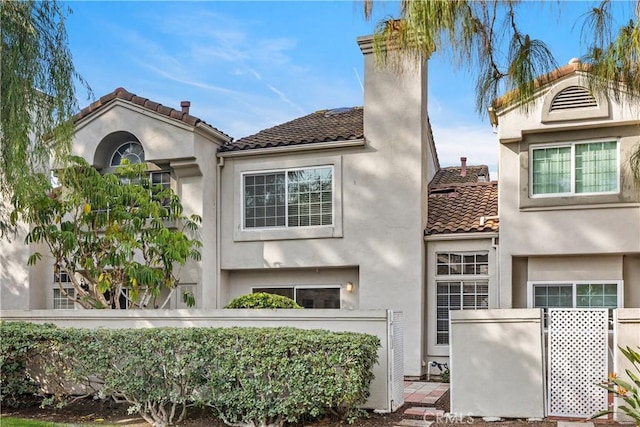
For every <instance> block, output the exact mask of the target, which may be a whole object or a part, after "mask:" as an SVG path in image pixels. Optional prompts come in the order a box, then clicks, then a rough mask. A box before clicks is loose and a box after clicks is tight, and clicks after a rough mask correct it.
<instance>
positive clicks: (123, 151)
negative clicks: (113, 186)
mask: <svg viewBox="0 0 640 427" xmlns="http://www.w3.org/2000/svg"><path fill="white" fill-rule="evenodd" d="M122 159H127V160H129V163H131V164H136V163H142V162H144V149H143V148H142V145H141V144H140V143H139V142H137V141H129V142H125V143H124V144H122V145H120V146H119V147H118V148H117V149H116V151H115V152H114V153H113V156H111V162H110V163H109V166H111V167H116V166H120V164H121V163H122Z"/></svg>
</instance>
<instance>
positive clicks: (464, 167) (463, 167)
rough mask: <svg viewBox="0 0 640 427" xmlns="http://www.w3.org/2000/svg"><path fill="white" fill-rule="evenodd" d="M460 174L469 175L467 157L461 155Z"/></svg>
mask: <svg viewBox="0 0 640 427" xmlns="http://www.w3.org/2000/svg"><path fill="white" fill-rule="evenodd" d="M460 176H462V177H465V176H467V158H466V157H460Z"/></svg>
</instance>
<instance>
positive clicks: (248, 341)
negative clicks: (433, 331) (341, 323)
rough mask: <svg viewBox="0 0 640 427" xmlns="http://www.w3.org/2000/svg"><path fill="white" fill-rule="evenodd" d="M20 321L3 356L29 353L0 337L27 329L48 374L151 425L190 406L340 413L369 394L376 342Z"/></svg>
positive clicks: (343, 336)
mask: <svg viewBox="0 0 640 427" xmlns="http://www.w3.org/2000/svg"><path fill="white" fill-rule="evenodd" d="M24 325H25V324H24V323H15V324H11V325H10V324H9V323H5V324H3V325H2V327H3V337H2V341H3V346H2V352H3V354H2V360H3V361H4V360H9V359H11V360H16V359H20V357H21V355H26V354H27V353H28V352H26V353H24V352H23V353H20V352H15V351H13V350H12V349H14V348H15V349H18V348H22V346H21V345H19V344H16V345H13V344H7V345H4V343H6V342H9V343H25V342H28V341H29V340H30V339H31V338H34V335H35V340H34V342H38V343H41V344H46V346H48V348H49V349H50V353H51V354H52V355H53V356H52V357H49V358H48V359H47V361H46V363H47V365H48V372H50V373H52V374H55V375H56V376H57V377H58V378H59V379H60V380H66V381H74V382H82V383H84V384H89V379H92V381H91V382H92V383H93V384H97V383H99V384H100V389H99V395H100V396H101V397H115V398H117V399H118V400H121V401H126V402H128V403H129V404H130V410H131V411H132V412H139V413H140V415H141V416H143V417H144V418H145V419H146V420H147V421H148V422H149V423H150V424H155V425H167V424H171V423H174V422H179V421H181V420H182V419H183V418H184V416H185V414H186V408H187V407H188V406H189V405H202V406H207V407H210V408H211V409H212V410H213V413H214V415H215V416H216V417H218V418H220V419H222V420H224V421H225V422H227V423H235V424H244V425H282V424H283V423H284V422H285V421H288V422H296V421H300V420H302V419H306V418H308V417H318V416H321V415H323V414H325V413H327V412H329V411H330V412H340V413H343V414H348V413H349V412H352V411H354V410H355V409H356V408H357V407H358V406H359V405H361V404H362V403H364V402H365V401H366V399H367V397H368V395H369V385H370V383H371V380H372V379H373V374H372V368H373V365H374V364H375V363H376V360H377V348H378V346H379V340H378V338H377V337H374V336H371V335H365V334H356V333H347V332H345V333H336V332H329V331H322V330H302V329H294V328H227V329H222V328H221V329H218V328H149V329H97V330H89V329H72V328H69V329H67V328H64V329H63V328H51V327H39V328H42V332H43V335H42V336H43V338H40V337H38V336H37V334H34V333H33V332H34V330H36V329H38V327H36V326H35V325H29V326H28V327H24ZM23 332H26V334H25V333H23ZM5 349H6V350H5ZM5 351H7V352H8V353H7V354H5ZM4 375H5V367H4V364H3V365H2V376H3V381H4Z"/></svg>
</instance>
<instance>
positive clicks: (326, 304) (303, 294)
mask: <svg viewBox="0 0 640 427" xmlns="http://www.w3.org/2000/svg"><path fill="white" fill-rule="evenodd" d="M257 292H266V293H268V294H275V295H282V296H285V297H287V298H291V299H292V300H294V301H295V302H297V303H298V304H299V305H301V306H302V307H304V308H335V309H339V308H340V306H341V303H340V285H327V286H308V285H293V286H282V287H256V288H253V289H252V293H254V294H255V293H257Z"/></svg>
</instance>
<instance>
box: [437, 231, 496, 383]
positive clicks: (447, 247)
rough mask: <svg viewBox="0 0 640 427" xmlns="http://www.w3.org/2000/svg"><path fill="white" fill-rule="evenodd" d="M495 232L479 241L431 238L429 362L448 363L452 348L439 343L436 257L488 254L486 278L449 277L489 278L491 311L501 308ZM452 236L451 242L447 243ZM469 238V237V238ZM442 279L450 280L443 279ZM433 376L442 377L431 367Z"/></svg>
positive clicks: (459, 278) (458, 278)
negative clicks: (477, 253)
mask: <svg viewBox="0 0 640 427" xmlns="http://www.w3.org/2000/svg"><path fill="white" fill-rule="evenodd" d="M493 236H494V234H493V233H490V234H489V236H488V237H484V238H482V236H479V235H477V236H476V238H475V239H472V238H470V237H469V236H468V235H466V236H464V235H449V236H430V237H428V238H427V240H426V243H427V253H426V270H427V274H426V305H425V311H426V313H427V318H426V331H425V332H426V336H427V342H426V352H427V359H428V361H429V362H431V361H433V360H435V361H438V362H443V361H447V357H448V356H449V354H450V348H449V345H442V344H441V345H438V344H436V282H437V279H438V276H437V275H436V256H437V254H438V253H441V252H487V253H488V255H489V274H487V275H486V276H446V277H447V278H450V279H451V280H465V279H471V278H473V279H479V280H484V279H486V280H487V281H488V282H489V308H496V307H497V297H498V289H499V281H498V266H497V259H498V254H497V252H498V251H497V247H494V246H493V243H494V242H493V239H492V237H493ZM447 237H448V239H449V240H446V239H447ZM465 237H466V238H465ZM442 280H446V279H444V278H442ZM429 369H430V374H439V373H440V370H439V369H438V368H436V367H430V368H429Z"/></svg>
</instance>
